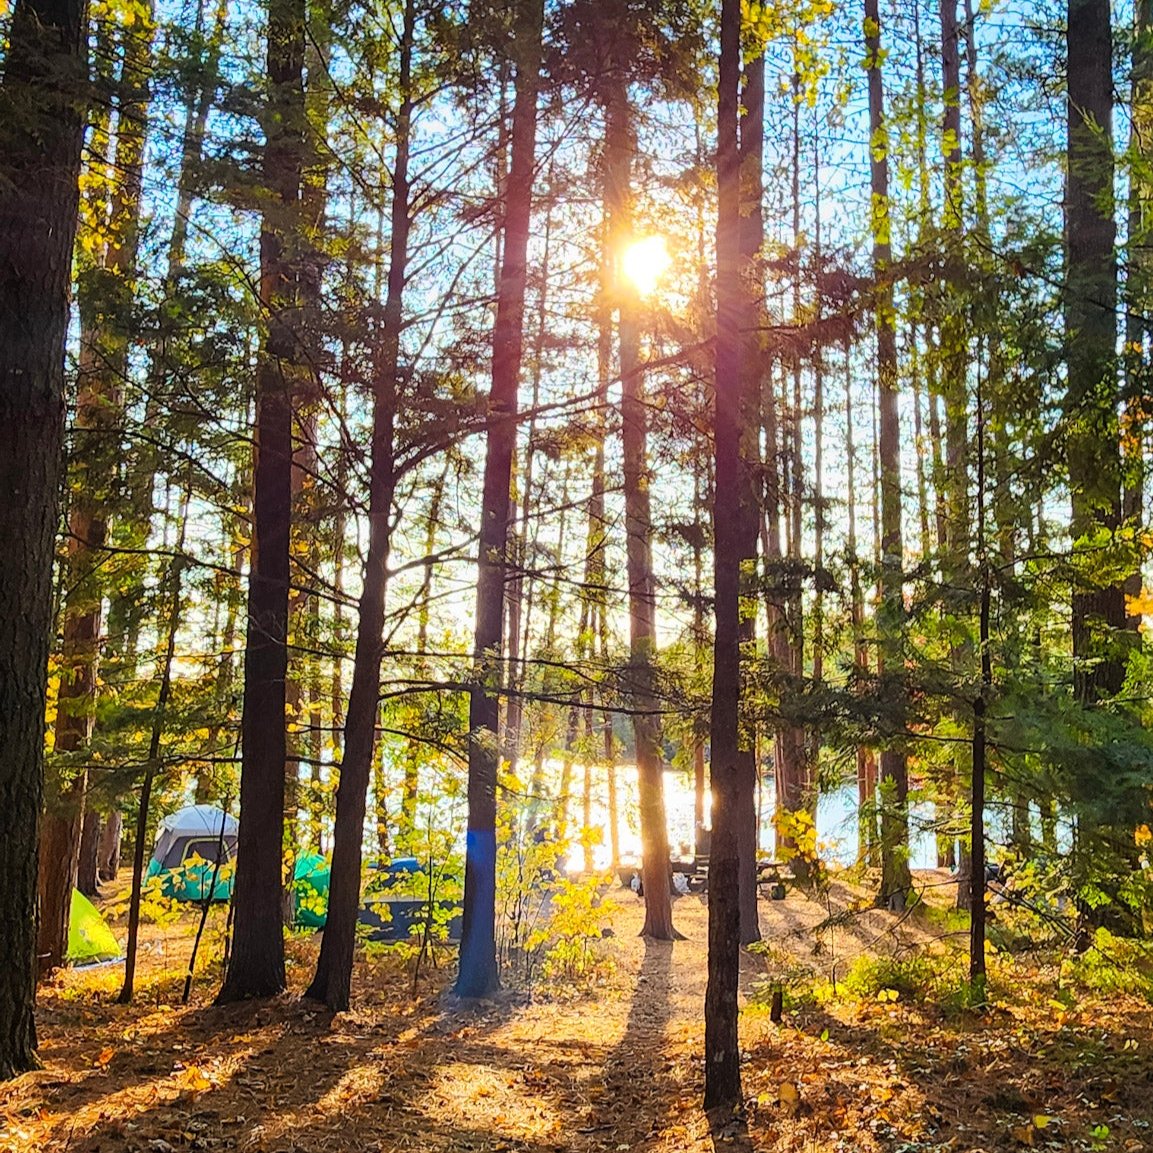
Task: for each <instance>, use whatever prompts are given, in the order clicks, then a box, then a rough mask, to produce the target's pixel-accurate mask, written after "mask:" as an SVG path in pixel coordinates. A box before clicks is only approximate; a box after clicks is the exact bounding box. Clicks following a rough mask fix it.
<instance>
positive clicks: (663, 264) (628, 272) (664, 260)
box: [621, 236, 672, 296]
mask: <svg viewBox="0 0 1153 1153" xmlns="http://www.w3.org/2000/svg"><path fill="white" fill-rule="evenodd" d="M670 264H672V257H671V256H669V250H668V246H667V245H666V244H665V238H664V237H663V236H644V237H642V238H641V239H640V240H634V241H633V242H632V244H630V245H629V246H628V247H627V248H626V249H625V250H624V252H623V254H622V255H621V271H622V272H623V273H624V276H625V279H626V280H628V281H629V282H630V283H631V284H632V286H633V287H634V288H635V289H636V290H637V293H638V294H639V295H641V296H650V295H652V293H653V292H655V291H656V287H657V282H658V281H659V280H660V278H661V277H662V276H663V275H664V274H665V273H666V272H667V271H668V268H669V265H670Z"/></svg>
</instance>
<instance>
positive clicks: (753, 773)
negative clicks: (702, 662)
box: [736, 51, 765, 945]
mask: <svg viewBox="0 0 1153 1153" xmlns="http://www.w3.org/2000/svg"><path fill="white" fill-rule="evenodd" d="M741 97H742V104H743V106H744V107H743V115H742V116H741V119H740V129H739V135H740V159H739V163H740V196H741V205H740V224H739V227H740V270H739V275H740V280H741V288H742V290H743V294H744V302H743V303H744V315H745V316H746V317H748V318H749V319H748V320H746V322H745V327H746V331H745V332H743V333H741V341H742V345H743V347H742V351H741V395H740V413H739V416H740V432H739V435H740V474H739V478H738V479H739V485H740V540H739V542H738V554H739V563H740V566H741V595H742V601H743V604H744V605H745V607H744V609H743V611H742V612H741V616H740V645H741V648H742V662H741V663H742V666H744V670H745V671H744V672H743V674H742V681H744V680H747V679H748V666H749V665H750V664H751V662H752V661H754V660H755V659H756V641H757V636H756V623H757V612H756V603H757V600H756V585H757V538H758V536H759V535H760V521H761V500H760V491H759V489H760V483H759V482H760V464H761V461H760V455H761V449H760V411H761V389H762V387H763V383H764V368H763V365H764V361H765V348H764V339H763V337H762V335H761V331H760V320H761V318H762V317H764V316H765V302H764V288H763V280H762V275H763V274H762V268H761V247H762V245H763V244H764V240H765V225H764V209H763V205H762V201H763V196H764V189H763V180H764V178H763V175H762V169H763V166H764V152H765V147H764V145H765V57H764V53H763V51H758V52H757V54H756V55H755V56H754V57H753V58H752V59H751V60H749V61H747V62H746V64H745V69H744V83H743V90H742V93H741ZM737 771H738V773H739V781H738V784H737V795H736V801H737V812H736V823H737V855H738V858H739V864H738V874H737V887H738V900H739V903H740V909H741V944H742V945H751V944H753V943H754V942H756V941H759V940H760V939H761V927H760V921H759V918H758V915H757V847H758V840H759V838H758V836H757V804H756V793H757V733H756V726H755V724H754V723H752V722H751V721H750V720H749V719H748V718H745V719H744V721H743V722H742V723H740V726H739V728H738V748H737Z"/></svg>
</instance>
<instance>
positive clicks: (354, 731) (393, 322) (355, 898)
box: [305, 0, 416, 1012]
mask: <svg viewBox="0 0 1153 1153" xmlns="http://www.w3.org/2000/svg"><path fill="white" fill-rule="evenodd" d="M415 31H416V5H415V0H406V3H405V6H404V25H403V30H402V32H401V40H400V68H399V76H398V83H399V88H398V91H399V94H400V108H399V111H398V114H397V118H396V158H395V161H394V164H393V174H392V206H391V245H390V249H391V252H390V256H389V268H388V292H387V295H386V297H385V303H384V315H383V317H382V321H381V332H380V334H379V337H378V347H379V353H378V359H377V362H376V364H375V365H374V371H373V376H374V383H373V393H374V395H373V426H372V463H371V472H370V476H369V501H368V521H369V528H368V556H367V558H366V561H365V571H364V583H363V591H362V592H361V595H360V605H359V614H360V619H359V623H358V626H357V634H356V660H355V662H354V664H353V669H352V688H351V690H350V691H349V696H348V719H347V721H346V722H345V726H344V759H343V761H342V762H341V766H340V784H339V786H338V787H337V790H336V823H335V826H334V828H333V837H332V872H331V881H330V888H329V895H328V919H327V921H326V922H325V926H324V937H323V940H322V942H321V946H320V957H319V958H318V960H317V963H316V975H315V976H314V977H313V979H312V984H311V985H309V987H308V991H307V993H306V994H305V996H306V997H310V998H312V999H314V1000H317V1001H323V1002H324V1004H326V1005H327V1006H328V1007H329V1008H330V1009H332V1010H333V1011H334V1012H343V1011H344V1010H345V1009H347V1008H348V1004H349V994H350V991H351V985H352V962H353V953H354V950H355V947H356V922H357V914H358V910H359V908H360V879H361V878H360V874H361V842H362V840H363V838H364V815H365V809H366V806H367V798H368V786H369V781H370V780H371V777H372V766H373V759H374V757H373V754H374V750H375V749H376V732H377V717H378V714H379V711H380V662H381V658H382V657H383V655H384V654H383V644H384V642H383V633H384V607H385V591H386V586H387V580H388V557H389V549H390V544H391V540H390V532H389V529H390V524H391V517H392V499H393V493H394V490H395V487H396V463H395V452H396V450H395V433H396V430H395V425H396V405H397V396H398V394H399V385H400V381H399V375H400V331H401V323H402V320H403V296H404V285H405V279H406V275H407V268H408V236H409V228H410V225H411V216H410V212H409V172H408V166H409V146H410V141H411V127H412V108H413V91H412V55H413V40H414V36H415Z"/></svg>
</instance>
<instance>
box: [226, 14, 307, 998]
mask: <svg viewBox="0 0 1153 1153" xmlns="http://www.w3.org/2000/svg"><path fill="white" fill-rule="evenodd" d="M304 24H305V7H304V0H269V3H268V56H267V60H268V79H269V94H268V104H267V109H266V115H265V146H264V183H265V185H266V187H267V190H268V195H267V205H266V207H265V210H264V218H263V221H262V224H261V233H260V266H261V268H260V272H261V275H260V301H261V304H262V305H263V307H264V308H265V310H266V312H267V320H266V324H267V327H266V331H265V334H264V337H263V340H262V347H261V349H260V354H259V357H258V361H257V368H256V446H255V454H254V461H253V465H254V495H253V546H252V547H253V558H252V568H251V572H250V576H249V582H248V630H247V638H246V641H245V659H244V715H243V718H242V721H241V733H242V737H241V739H242V742H243V747H242V760H241V776H240V833H239V838H238V843H237V860H236V885H235V889H234V895H233V910H234V917H235V931H234V936H233V942H232V951H231V953H230V955H229V958H228V971H227V974H226V975H225V979H224V985H223V987H222V988H221V990H220V992H219V994H218V995H217V1001H218V1002H221V1003H225V1002H229V1001H240V1000H244V999H246V998H250V997H269V996H274V995H275V994H277V993H280V992H283V990H284V981H285V978H284V923H283V915H282V907H283V896H282V894H283V857H282V848H283V836H284V773H285V762H286V759H287V755H288V748H287V732H286V726H285V678H286V676H287V672H288V645H287V640H288V586H289V538H290V530H291V522H292V409H293V391H294V385H295V376H296V374H297V370H296V363H297V359H298V357H299V349H298V341H299V333H298V331H297V326H298V322H299V303H300V300H299V290H300V283H299V270H298V267H297V265H298V261H299V248H300V235H299V234H300V228H299V209H300V185H301V166H302V163H303V155H304V131H305V125H304V121H305V116H304V90H303V85H302V73H303V64H304Z"/></svg>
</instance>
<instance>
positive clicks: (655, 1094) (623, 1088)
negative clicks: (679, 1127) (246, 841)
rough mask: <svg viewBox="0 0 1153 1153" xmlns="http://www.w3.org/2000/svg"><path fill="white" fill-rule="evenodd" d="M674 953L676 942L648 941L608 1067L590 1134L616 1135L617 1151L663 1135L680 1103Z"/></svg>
mask: <svg viewBox="0 0 1153 1153" xmlns="http://www.w3.org/2000/svg"><path fill="white" fill-rule="evenodd" d="M675 948H676V944H675V942H672V941H654V940H651V939H649V938H646V939H645V955H644V960H643V962H642V963H641V970H640V973H639V974H638V976H637V983H636V988H635V991H634V992H633V998H632V1002H631V1004H630V1006H629V1015H628V1020H627V1022H626V1024H625V1030H624V1033H623V1034H622V1035H621V1039H620V1041H618V1042H617V1044H616V1046H615V1047H614V1048H613V1049H612V1051H611V1052H610V1053H609V1054H608V1056H607V1057H606V1058H605V1061H604V1066H603V1069H602V1077H603V1084H604V1094H603V1096H602V1097H601V1098H600V1100H599V1101H598V1103H597V1104H596V1106H595V1107H594V1109H593V1111H592V1114H591V1116H590V1119H589V1125H588V1126H587V1132H589V1133H594V1132H597V1131H611V1132H612V1135H613V1142H614V1144H616V1145H617V1146H618V1147H619V1146H620V1145H622V1144H628V1145H629V1146H630V1147H635V1146H636V1145H638V1144H640V1142H641V1141H643V1140H644V1139H645V1138H646V1137H648V1136H650V1135H651V1134H653V1133H655V1132H657V1131H659V1130H660V1128H661V1127H662V1125H663V1123H664V1122H665V1120H666V1119H667V1116H668V1113H669V1109H670V1106H671V1104H672V1102H673V1101H675V1100H676V1099H677V1097H678V1089H679V1087H680V1083H679V1080H678V1077H677V1067H676V1063H675V1061H674V1060H672V1059H671V1058H670V1055H669V1052H668V1046H667V1038H666V1030H667V1027H668V1024H669V1022H670V1020H671V1019H672V1015H673V1007H672V999H671V996H670V993H671V990H670V987H669V986H670V980H671V977H672V971H673V950H674V949H675Z"/></svg>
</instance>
